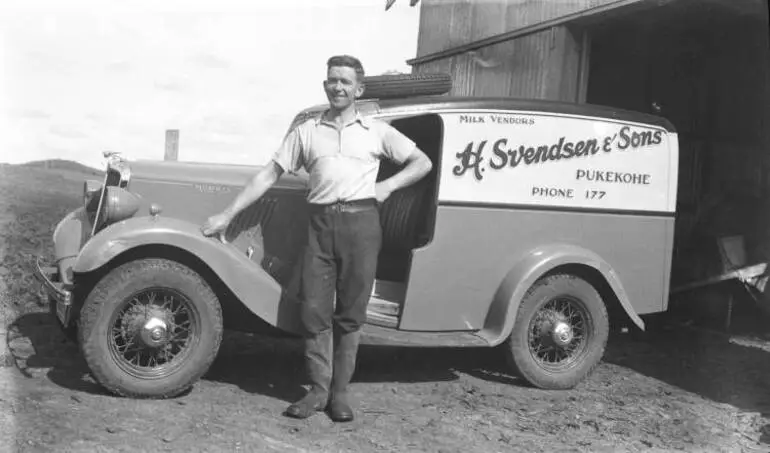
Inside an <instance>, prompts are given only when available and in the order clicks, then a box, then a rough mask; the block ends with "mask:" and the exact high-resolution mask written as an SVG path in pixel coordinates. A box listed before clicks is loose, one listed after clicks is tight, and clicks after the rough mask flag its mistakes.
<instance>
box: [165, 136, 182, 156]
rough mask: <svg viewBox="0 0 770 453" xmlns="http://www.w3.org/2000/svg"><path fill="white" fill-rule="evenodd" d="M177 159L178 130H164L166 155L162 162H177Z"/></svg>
mask: <svg viewBox="0 0 770 453" xmlns="http://www.w3.org/2000/svg"><path fill="white" fill-rule="evenodd" d="M178 157H179V130H178V129H166V154H165V156H164V157H163V160H177V159H178Z"/></svg>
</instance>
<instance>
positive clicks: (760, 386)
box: [605, 293, 770, 432]
mask: <svg viewBox="0 0 770 453" xmlns="http://www.w3.org/2000/svg"><path fill="white" fill-rule="evenodd" d="M712 295H716V296H724V294H721V295H720V294H718V293H717V294H714V293H712ZM737 296H738V297H737V298H736V300H735V304H734V307H733V313H732V322H731V324H730V326H729V328H728V327H727V326H726V319H727V318H726V316H727V310H726V303H725V301H724V300H722V301H721V302H722V304H721V306H717V308H716V309H715V308H714V306H713V305H712V306H711V307H707V306H706V305H704V304H707V303H708V302H703V301H700V302H699V300H697V299H690V300H682V301H680V302H676V304H678V305H677V306H673V307H671V310H670V312H669V313H666V314H663V315H657V316H656V317H655V319H654V323H655V327H653V329H652V330H650V331H648V332H639V331H636V332H634V333H632V334H631V335H627V336H625V338H623V339H620V340H618V341H616V342H615V343H614V344H613V345H612V346H611V347H610V348H609V350H608V353H607V355H606V357H605V361H607V362H609V363H613V364H616V365H620V366H623V367H626V368H629V369H631V370H634V371H636V372H638V373H640V374H643V375H645V376H649V377H652V378H655V379H658V380H661V381H663V382H665V383H667V384H670V385H673V386H676V387H679V388H681V389H683V390H686V391H689V392H692V393H695V394H697V395H700V396H702V397H704V398H707V399H709V400H712V401H715V402H719V403H727V404H730V405H733V406H735V407H737V408H739V409H741V410H744V411H751V412H759V413H761V414H763V415H766V414H769V413H770V386H769V385H768V382H769V381H770V335H768V334H769V333H770V329H767V328H766V327H765V324H766V323H767V322H768V320H769V318H768V317H767V315H765V314H763V313H762V312H761V311H760V310H759V309H758V308H757V306H756V304H755V303H753V301H752V300H750V299H747V298H746V297H745V295H742V294H740V293H739V294H738V295H737ZM699 304H700V305H699ZM741 338H743V339H752V341H749V342H746V341H740V340H739V339H741ZM768 432H770V431H768Z"/></svg>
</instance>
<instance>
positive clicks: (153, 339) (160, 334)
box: [139, 317, 168, 348]
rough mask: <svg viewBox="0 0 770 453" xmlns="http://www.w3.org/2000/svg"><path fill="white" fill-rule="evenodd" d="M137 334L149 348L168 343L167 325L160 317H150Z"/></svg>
mask: <svg viewBox="0 0 770 453" xmlns="http://www.w3.org/2000/svg"><path fill="white" fill-rule="evenodd" d="M139 336H140V337H141V339H142V342H143V343H144V344H145V345H147V346H149V347H151V348H158V347H161V346H163V345H165V344H166V343H168V325H167V324H166V322H165V321H163V320H162V319H160V318H157V317H153V318H150V319H149V320H147V322H146V323H144V325H143V326H142V329H141V332H140V333H139Z"/></svg>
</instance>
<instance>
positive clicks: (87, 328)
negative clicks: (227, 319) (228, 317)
mask: <svg viewBox="0 0 770 453" xmlns="http://www.w3.org/2000/svg"><path fill="white" fill-rule="evenodd" d="M148 307H149V308H148ZM172 311H173V313H172ZM185 326H186V327H188V331H187V335H186V336H185V335H182V334H183V333H184V329H185ZM222 329H223V323H222V309H221V306H220V304H219V300H218V299H217V296H216V295H215V294H214V292H213V291H212V289H211V287H210V286H209V285H208V284H207V283H206V282H205V281H204V280H203V278H201V277H200V275H198V274H197V273H195V272H194V271H193V270H191V269H190V268H188V267H187V266H184V265H182V264H180V263H178V262H175V261H170V260H165V259H142V260H137V261H131V262H128V263H126V264H123V265H121V266H119V267H117V268H115V269H113V270H112V271H111V272H109V273H108V274H107V275H106V276H104V277H103V278H102V279H101V280H100V281H99V282H98V283H97V284H96V285H95V287H94V288H93V290H92V291H91V292H90V294H89V295H88V297H87V298H86V300H85V301H84V304H83V308H82V311H81V313H80V320H79V328H78V331H79V336H80V347H81V351H82V353H83V356H84V358H85V361H86V363H87V364H88V366H89V368H90V370H91V372H92V374H93V375H94V378H95V379H96V380H97V382H99V384H101V385H102V386H103V387H104V388H105V389H107V390H108V391H110V392H111V393H114V394H116V395H119V396H125V397H133V398H172V397H174V396H177V395H179V394H180V393H182V392H184V391H186V390H187V389H189V388H190V387H192V385H193V384H194V383H195V382H196V381H197V380H198V379H200V377H201V376H203V375H204V374H205V373H206V371H208V369H209V367H210V366H211V364H212V363H213V361H214V359H215V358H216V355H217V352H218V351H219V345H220V344H221V341H222ZM173 333H176V334H177V335H181V336H182V337H186V338H183V340H184V341H185V342H186V343H185V345H184V347H182V346H180V345H179V344H178V343H177V342H176V341H177V340H178V339H175V338H171V334H173ZM154 334H155V335H157V336H156V337H154V336H153V335H154ZM148 345H149V346H148ZM121 349H124V350H121ZM137 349H138V351H136V350H137ZM169 356H172V357H171V359H170V360H169ZM153 361H154V365H155V366H154V367H153V366H152V365H153ZM132 362H136V364H134V363H132ZM140 365H146V367H145V369H140V367H139V366H140Z"/></svg>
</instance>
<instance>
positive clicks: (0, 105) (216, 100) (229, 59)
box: [0, 0, 420, 168]
mask: <svg viewBox="0 0 770 453" xmlns="http://www.w3.org/2000/svg"><path fill="white" fill-rule="evenodd" d="M17 3H18V4H17V5H13V6H8V5H7V4H0V5H2V6H0V162H5V163H22V162H28V161H34V160H41V159H50V158H56V159H69V160H74V161H77V162H80V163H83V164H86V165H90V166H93V167H96V168H102V167H103V165H104V163H103V158H102V152H103V151H105V150H110V151H119V152H122V153H123V154H124V155H126V156H127V157H129V158H133V159H158V160H162V159H163V154H164V146H165V131H166V130H167V129H178V130H179V160H180V161H197V162H226V163H239V164H256V165H259V164H261V163H263V162H265V161H266V160H267V159H269V157H270V155H271V154H272V152H273V151H274V150H275V149H276V147H277V146H278V145H279V143H280V140H281V139H282V138H283V134H284V133H285V132H286V129H287V128H288V126H289V123H290V122H291V120H292V118H293V117H294V115H295V114H296V113H297V112H298V111H299V110H301V109H303V108H305V107H308V106H310V105H313V104H318V103H324V102H325V97H324V94H323V91H322V85H321V82H322V80H323V78H324V77H325V71H326V67H325V64H326V59H327V58H328V57H329V56H330V55H332V54H341V53H347V54H352V55H355V56H358V57H359V58H360V59H361V60H362V62H363V64H364V68H365V69H366V71H367V74H370V75H374V74H379V73H383V72H386V71H400V72H410V70H411V68H410V67H409V66H408V65H407V64H406V60H408V59H410V58H412V57H414V56H415V55H416V50H417V31H418V22H419V10H420V8H419V6H416V7H410V6H409V1H408V0H397V1H396V3H395V4H394V5H393V6H392V8H391V9H390V10H388V11H387V12H386V11H385V0H322V1H321V0H264V1H259V0H251V1H246V0H187V1H179V0H154V1H149V0H134V1H131V2H126V1H122V2H120V1H115V0H98V1H97V0H93V1H91V0H68V1H67V2H56V1H53V0H48V1H40V0H25V1H24V2H17Z"/></svg>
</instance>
